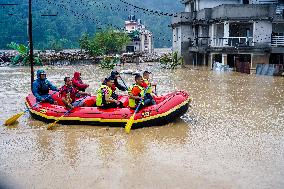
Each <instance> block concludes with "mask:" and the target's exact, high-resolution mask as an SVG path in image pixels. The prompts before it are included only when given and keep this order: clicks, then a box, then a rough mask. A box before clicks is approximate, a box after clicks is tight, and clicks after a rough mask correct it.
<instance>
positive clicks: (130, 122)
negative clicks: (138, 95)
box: [125, 99, 143, 133]
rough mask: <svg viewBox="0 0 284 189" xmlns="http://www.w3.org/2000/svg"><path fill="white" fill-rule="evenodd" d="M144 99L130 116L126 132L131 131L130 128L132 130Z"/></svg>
mask: <svg viewBox="0 0 284 189" xmlns="http://www.w3.org/2000/svg"><path fill="white" fill-rule="evenodd" d="M142 101H143V100H142V99H141V100H140V102H139V104H138V106H137V108H136V109H135V111H134V114H133V115H132V116H131V117H130V119H129V120H128V121H127V123H126V125H125V132H126V133H130V130H131V127H132V125H133V122H134V117H135V114H136V113H137V112H138V109H139V107H140V105H141V104H142Z"/></svg>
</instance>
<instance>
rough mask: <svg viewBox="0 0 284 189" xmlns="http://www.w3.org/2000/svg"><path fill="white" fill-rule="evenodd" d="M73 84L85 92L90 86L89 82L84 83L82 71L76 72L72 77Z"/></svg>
mask: <svg viewBox="0 0 284 189" xmlns="http://www.w3.org/2000/svg"><path fill="white" fill-rule="evenodd" d="M72 84H73V86H74V87H75V88H76V89H78V90H79V91H83V92H85V90H86V88H88V87H89V85H88V84H85V83H83V81H82V79H81V73H80V72H74V77H73V78H72Z"/></svg>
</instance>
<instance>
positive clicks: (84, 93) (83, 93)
mask: <svg viewBox="0 0 284 189" xmlns="http://www.w3.org/2000/svg"><path fill="white" fill-rule="evenodd" d="M78 94H80V95H86V96H91V93H87V92H82V91H78Z"/></svg>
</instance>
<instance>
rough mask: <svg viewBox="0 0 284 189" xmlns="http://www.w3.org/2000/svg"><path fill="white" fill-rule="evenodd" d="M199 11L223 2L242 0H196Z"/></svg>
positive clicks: (229, 2) (238, 0)
mask: <svg viewBox="0 0 284 189" xmlns="http://www.w3.org/2000/svg"><path fill="white" fill-rule="evenodd" d="M196 1H197V3H196V6H197V7H196V8H197V11H198V10H201V9H204V8H213V7H217V6H219V5H223V4H240V3H242V0H196Z"/></svg>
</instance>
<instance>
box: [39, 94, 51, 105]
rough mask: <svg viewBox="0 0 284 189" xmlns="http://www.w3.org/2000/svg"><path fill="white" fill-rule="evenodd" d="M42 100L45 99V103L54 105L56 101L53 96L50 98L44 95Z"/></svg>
mask: <svg viewBox="0 0 284 189" xmlns="http://www.w3.org/2000/svg"><path fill="white" fill-rule="evenodd" d="M42 98H44V99H45V100H44V101H43V102H47V103H50V104H54V100H53V98H52V97H51V96H49V95H42Z"/></svg>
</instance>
